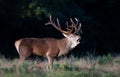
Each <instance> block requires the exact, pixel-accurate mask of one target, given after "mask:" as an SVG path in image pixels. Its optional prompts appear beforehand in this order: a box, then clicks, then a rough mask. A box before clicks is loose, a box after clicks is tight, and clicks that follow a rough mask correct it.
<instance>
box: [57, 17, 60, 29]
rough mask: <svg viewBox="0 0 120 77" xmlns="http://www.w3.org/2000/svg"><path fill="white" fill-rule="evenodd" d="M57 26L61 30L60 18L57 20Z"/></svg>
mask: <svg viewBox="0 0 120 77" xmlns="http://www.w3.org/2000/svg"><path fill="white" fill-rule="evenodd" d="M57 24H58V26H59V28H61V26H60V22H59V19H58V18H57Z"/></svg>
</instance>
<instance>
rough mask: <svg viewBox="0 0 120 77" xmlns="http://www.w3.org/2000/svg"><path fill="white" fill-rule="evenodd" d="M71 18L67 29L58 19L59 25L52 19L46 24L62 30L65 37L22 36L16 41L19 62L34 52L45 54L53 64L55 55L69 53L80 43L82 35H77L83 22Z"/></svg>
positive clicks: (40, 54) (50, 63) (39, 54)
mask: <svg viewBox="0 0 120 77" xmlns="http://www.w3.org/2000/svg"><path fill="white" fill-rule="evenodd" d="M74 21H75V22H74ZM74 21H73V20H72V19H71V18H70V23H69V24H71V25H68V22H67V23H66V26H67V28H66V30H63V29H61V26H60V24H59V20H58V19H57V25H56V24H55V23H54V22H53V21H52V17H51V16H50V20H49V22H48V23H46V24H45V25H51V26H53V27H54V28H56V29H57V30H58V31H60V32H62V34H63V36H64V38H62V39H54V38H22V39H19V40H17V41H15V47H16V49H17V51H18V54H19V57H20V58H19V63H18V65H20V64H21V63H23V62H24V60H25V59H26V58H27V57H29V56H30V54H31V53H34V54H36V55H38V56H43V57H45V58H47V59H48V63H49V65H50V66H51V65H52V64H53V60H54V58H55V57H58V56H61V55H65V54H67V53H68V52H69V51H70V50H71V49H73V48H74V47H76V46H77V45H78V44H79V43H80V39H81V37H80V36H79V35H76V34H75V33H78V31H79V30H80V28H81V23H79V22H78V20H77V19H76V18H75V20H74Z"/></svg>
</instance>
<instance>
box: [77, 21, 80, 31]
mask: <svg viewBox="0 0 120 77" xmlns="http://www.w3.org/2000/svg"><path fill="white" fill-rule="evenodd" d="M80 28H81V23H79V25H78V29H77V33H78V32H79V30H80Z"/></svg>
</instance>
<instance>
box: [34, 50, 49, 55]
mask: <svg viewBox="0 0 120 77" xmlns="http://www.w3.org/2000/svg"><path fill="white" fill-rule="evenodd" d="M46 52H47V51H45V50H41V49H34V50H33V53H34V54H36V55H38V56H45V55H46Z"/></svg>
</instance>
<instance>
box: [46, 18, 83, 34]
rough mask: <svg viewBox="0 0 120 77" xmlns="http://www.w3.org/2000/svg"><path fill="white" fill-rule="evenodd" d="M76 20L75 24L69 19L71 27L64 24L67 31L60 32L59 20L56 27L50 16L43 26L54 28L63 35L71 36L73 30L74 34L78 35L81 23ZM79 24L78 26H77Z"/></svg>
mask: <svg viewBox="0 0 120 77" xmlns="http://www.w3.org/2000/svg"><path fill="white" fill-rule="evenodd" d="M75 20H76V23H75V22H74V21H73V20H72V18H70V22H71V24H72V25H71V26H69V25H68V22H66V26H67V28H66V29H67V31H65V30H62V29H61V26H60V23H59V19H58V18H57V25H56V24H55V23H54V22H53V21H52V16H50V21H48V22H47V23H46V24H45V25H52V26H53V27H55V28H56V29H57V30H59V31H60V32H62V33H65V34H68V35H69V34H72V32H73V30H74V33H78V32H79V30H80V28H81V23H78V22H79V21H78V19H77V18H75ZM78 24H79V25H78Z"/></svg>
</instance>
